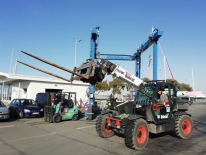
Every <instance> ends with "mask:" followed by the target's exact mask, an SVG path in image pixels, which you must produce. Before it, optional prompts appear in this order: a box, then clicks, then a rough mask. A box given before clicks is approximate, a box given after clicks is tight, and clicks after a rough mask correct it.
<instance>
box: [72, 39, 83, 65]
mask: <svg viewBox="0 0 206 155" xmlns="http://www.w3.org/2000/svg"><path fill="white" fill-rule="evenodd" d="M81 41H82V39H81V40H79V41H78V42H81ZM78 42H77V39H75V64H74V67H76V53H77V43H78Z"/></svg>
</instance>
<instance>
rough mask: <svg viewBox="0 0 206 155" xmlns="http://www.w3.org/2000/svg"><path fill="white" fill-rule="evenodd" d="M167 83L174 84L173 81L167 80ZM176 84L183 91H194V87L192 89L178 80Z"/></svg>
mask: <svg viewBox="0 0 206 155" xmlns="http://www.w3.org/2000/svg"><path fill="white" fill-rule="evenodd" d="M166 82H172V79H167V80H166ZM175 83H176V84H177V85H178V86H179V88H180V90H181V91H192V87H190V85H189V84H185V83H179V82H178V81H177V80H175Z"/></svg>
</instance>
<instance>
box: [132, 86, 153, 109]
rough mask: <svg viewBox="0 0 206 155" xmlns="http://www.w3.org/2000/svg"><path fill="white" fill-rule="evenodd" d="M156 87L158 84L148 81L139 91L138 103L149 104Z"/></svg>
mask: <svg viewBox="0 0 206 155" xmlns="http://www.w3.org/2000/svg"><path fill="white" fill-rule="evenodd" d="M155 89H156V85H154V84H152V83H148V84H146V85H145V87H144V88H143V89H140V90H139V92H138V93H137V97H136V103H137V104H139V105H148V104H150V103H149V100H151V99H152V94H153V93H154V91H155Z"/></svg>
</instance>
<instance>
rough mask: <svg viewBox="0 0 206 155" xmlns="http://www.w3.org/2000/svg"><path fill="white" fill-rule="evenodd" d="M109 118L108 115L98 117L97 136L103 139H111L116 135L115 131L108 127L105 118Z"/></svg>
mask: <svg viewBox="0 0 206 155" xmlns="http://www.w3.org/2000/svg"><path fill="white" fill-rule="evenodd" d="M108 116H109V115H108V114H106V115H99V116H98V117H97V121H96V131H97V134H98V135H99V136H100V137H102V138H109V137H112V136H113V135H114V131H112V129H110V128H109V127H108V125H107V122H106V119H105V117H108Z"/></svg>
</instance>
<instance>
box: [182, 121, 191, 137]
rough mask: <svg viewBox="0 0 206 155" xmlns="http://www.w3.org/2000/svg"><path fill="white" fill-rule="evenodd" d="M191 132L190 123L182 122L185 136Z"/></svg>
mask: <svg viewBox="0 0 206 155" xmlns="http://www.w3.org/2000/svg"><path fill="white" fill-rule="evenodd" d="M190 130H191V125H190V122H189V121H187V120H185V121H183V122H182V131H183V133H185V134H188V133H189V132H190Z"/></svg>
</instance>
